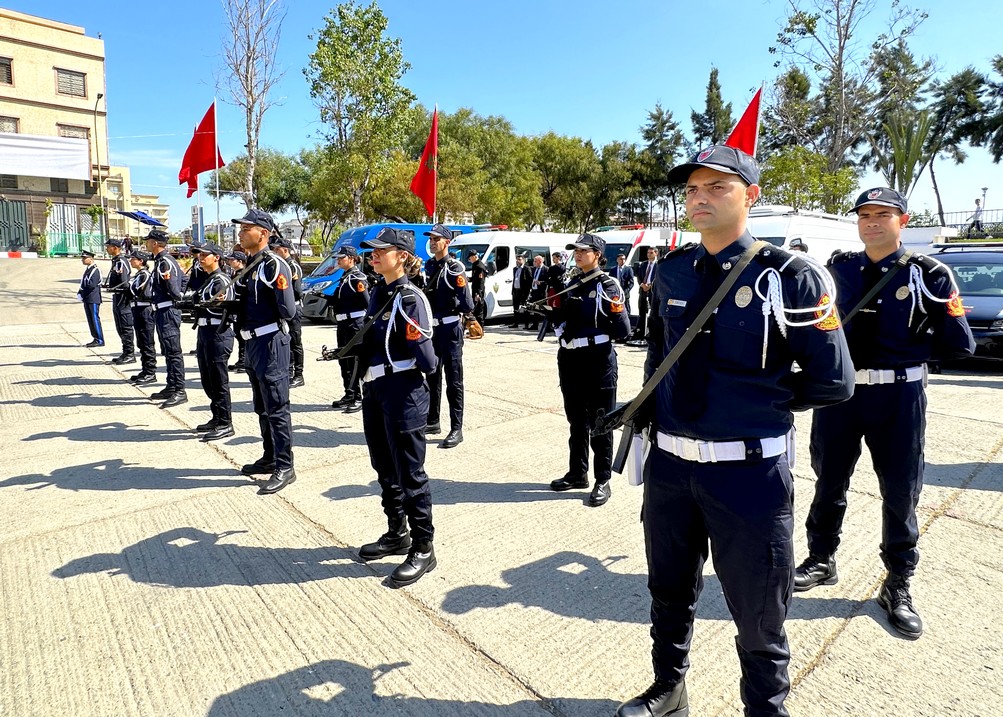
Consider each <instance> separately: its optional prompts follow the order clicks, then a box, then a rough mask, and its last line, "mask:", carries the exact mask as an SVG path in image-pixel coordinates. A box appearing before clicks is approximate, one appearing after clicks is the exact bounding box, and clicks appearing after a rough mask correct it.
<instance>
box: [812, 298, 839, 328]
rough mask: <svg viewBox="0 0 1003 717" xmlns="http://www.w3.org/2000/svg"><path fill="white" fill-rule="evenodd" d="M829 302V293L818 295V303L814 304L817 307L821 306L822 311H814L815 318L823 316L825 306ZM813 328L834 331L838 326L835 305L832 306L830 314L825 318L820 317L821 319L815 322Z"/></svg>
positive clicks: (830, 300)
mask: <svg viewBox="0 0 1003 717" xmlns="http://www.w3.org/2000/svg"><path fill="white" fill-rule="evenodd" d="M831 303H832V299H830V298H829V295H828V294H822V296H821V297H819V300H818V304H816V306H817V307H821V308H822V311H816V312H815V318H816V319H822V317H823V316H825V310H826V308H827V307H828V306H829V304H831ZM815 328H816V329H818V330H819V331H835V330H836V329H838V328H839V314H837V313H836V309H835V307H833V309H832V313H831V314H829V315H828V316H826V318H825V319H822V320H821V321H819V322H818V323H816V324H815Z"/></svg>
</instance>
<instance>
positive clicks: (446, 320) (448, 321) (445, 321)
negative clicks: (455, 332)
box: [432, 316, 460, 326]
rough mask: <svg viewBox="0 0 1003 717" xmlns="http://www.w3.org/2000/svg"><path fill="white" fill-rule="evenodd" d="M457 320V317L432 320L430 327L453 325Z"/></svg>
mask: <svg viewBox="0 0 1003 717" xmlns="http://www.w3.org/2000/svg"><path fill="white" fill-rule="evenodd" d="M459 320H460V317H459V316H445V317H443V318H441V319H432V326H438V325H439V324H455V323H456V322H457V321H459Z"/></svg>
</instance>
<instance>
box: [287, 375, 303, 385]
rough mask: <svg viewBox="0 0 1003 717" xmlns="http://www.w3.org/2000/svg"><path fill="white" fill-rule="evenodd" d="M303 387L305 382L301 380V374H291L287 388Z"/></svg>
mask: <svg viewBox="0 0 1003 717" xmlns="http://www.w3.org/2000/svg"><path fill="white" fill-rule="evenodd" d="M305 385H306V381H305V380H304V379H303V374H301V373H297V374H293V377H292V378H291V379H289V388H299V387H300V386H305Z"/></svg>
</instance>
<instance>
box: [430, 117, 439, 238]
mask: <svg viewBox="0 0 1003 717" xmlns="http://www.w3.org/2000/svg"><path fill="white" fill-rule="evenodd" d="M438 114H439V103H438V102H436V103H435V109H433V110H432V116H433V117H438ZM434 199H435V211H434V212H432V223H433V224H438V223H439V127H438V123H437V124H436V128H435V198H434Z"/></svg>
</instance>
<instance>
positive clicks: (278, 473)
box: [258, 468, 296, 495]
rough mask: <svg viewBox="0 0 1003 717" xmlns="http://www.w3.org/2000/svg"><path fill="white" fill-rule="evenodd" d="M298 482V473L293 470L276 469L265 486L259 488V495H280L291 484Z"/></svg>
mask: <svg viewBox="0 0 1003 717" xmlns="http://www.w3.org/2000/svg"><path fill="white" fill-rule="evenodd" d="M295 482H296V471H294V470H293V469H292V468H276V469H275V472H273V473H272V476H271V478H269V479H268V480H267V481H266V482H265V484H264V485H262V486H261V487H260V488H258V495H271V494H272V493H278V492H279V491H280V490H282V489H283V488H285V487H286V486H287V485H289V484H290V483H295Z"/></svg>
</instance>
